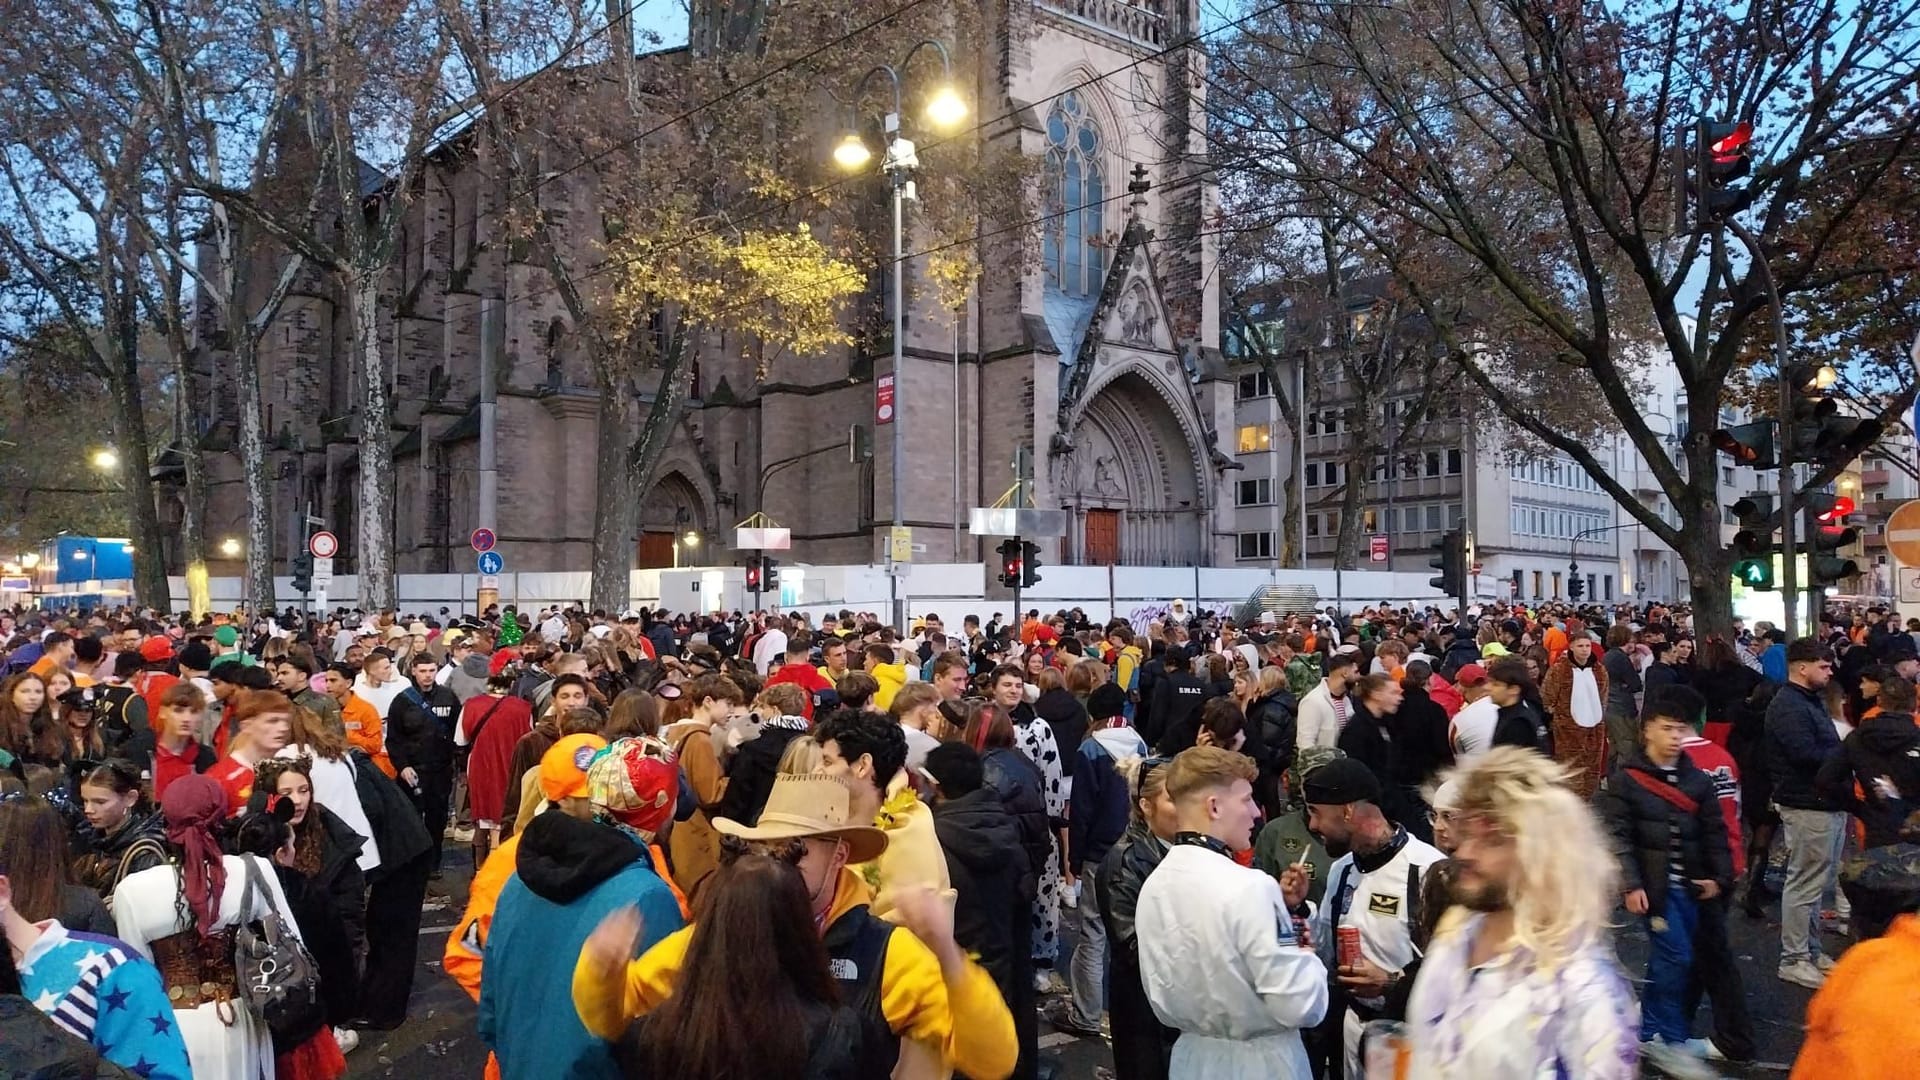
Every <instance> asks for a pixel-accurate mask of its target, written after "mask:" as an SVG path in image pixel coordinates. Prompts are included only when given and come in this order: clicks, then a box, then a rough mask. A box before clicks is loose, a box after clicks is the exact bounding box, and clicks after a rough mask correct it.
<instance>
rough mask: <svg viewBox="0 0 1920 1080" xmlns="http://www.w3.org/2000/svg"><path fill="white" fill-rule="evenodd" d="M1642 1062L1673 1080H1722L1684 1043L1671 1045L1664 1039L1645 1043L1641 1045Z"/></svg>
mask: <svg viewBox="0 0 1920 1080" xmlns="http://www.w3.org/2000/svg"><path fill="white" fill-rule="evenodd" d="M1640 1061H1641V1063H1642V1064H1645V1065H1647V1066H1650V1067H1651V1068H1653V1069H1654V1070H1655V1071H1656V1072H1658V1073H1660V1074H1661V1075H1662V1076H1668V1077H1672V1080H1720V1074H1719V1073H1717V1072H1714V1071H1713V1069H1712V1068H1710V1067H1709V1066H1708V1065H1707V1063H1706V1062H1704V1061H1701V1060H1700V1059H1699V1058H1697V1057H1695V1056H1694V1055H1693V1054H1692V1053H1691V1052H1689V1051H1688V1050H1687V1047H1686V1044H1684V1043H1670V1042H1666V1041H1664V1040H1662V1039H1654V1040H1653V1041H1652V1042H1643V1043H1641V1044H1640Z"/></svg>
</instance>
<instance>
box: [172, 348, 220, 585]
mask: <svg viewBox="0 0 1920 1080" xmlns="http://www.w3.org/2000/svg"><path fill="white" fill-rule="evenodd" d="M174 373H175V385H177V386H178V387H179V388H180V389H179V391H178V393H179V399H178V402H177V404H178V406H179V407H178V409H177V410H176V411H177V413H178V415H179V420H178V422H177V425H176V427H177V431H176V434H175V440H176V441H177V442H178V444H179V448H180V462H181V465H182V466H183V467H184V468H185V470H186V474H187V482H186V491H185V493H184V494H183V495H182V496H181V498H180V561H181V564H182V567H183V569H184V571H185V573H186V577H187V612H188V613H189V614H191V615H192V616H193V617H194V618H195V619H199V618H202V617H204V616H205V615H206V614H207V612H209V611H211V610H212V609H213V595H212V590H211V589H210V587H209V586H208V583H207V525H206V512H207V459H206V458H205V457H204V456H203V455H202V454H201V452H200V433H199V432H197V431H195V430H194V425H193V419H192V416H193V410H192V408H191V407H190V405H189V403H188V394H187V387H189V386H191V385H192V383H191V382H190V381H189V380H188V379H187V370H186V354H185V353H184V352H183V353H181V354H179V358H178V359H177V361H176V362H175V364H174Z"/></svg>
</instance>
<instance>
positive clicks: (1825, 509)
mask: <svg viewBox="0 0 1920 1080" xmlns="http://www.w3.org/2000/svg"><path fill="white" fill-rule="evenodd" d="M1852 512H1853V500H1852V499H1850V498H1848V497H1846V496H1845V495H1829V494H1827V493H1826V492H1815V493H1813V494H1811V495H1809V496H1807V509H1806V515H1807V517H1806V525H1807V585H1808V586H1809V587H1811V588H1824V587H1825V586H1828V585H1832V584H1835V583H1836V582H1839V581H1842V580H1844V579H1846V578H1850V577H1852V576H1854V575H1855V574H1858V573H1859V572H1860V567H1859V566H1858V565H1857V564H1855V563H1854V561H1853V560H1852V559H1843V558H1840V557H1839V556H1838V555H1837V554H1836V552H1838V551H1839V550H1840V549H1841V548H1843V547H1847V546H1848V545H1850V544H1852V543H1854V542H1855V541H1857V540H1859V539H1860V530H1859V529H1852V528H1848V527H1847V525H1846V518H1847V515H1848V514H1850V513H1852Z"/></svg>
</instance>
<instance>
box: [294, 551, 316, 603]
mask: <svg viewBox="0 0 1920 1080" xmlns="http://www.w3.org/2000/svg"><path fill="white" fill-rule="evenodd" d="M293 591H294V592H297V593H304V592H312V591H313V554H312V553H311V552H306V551H301V552H296V553H295V554H294V556H293Z"/></svg>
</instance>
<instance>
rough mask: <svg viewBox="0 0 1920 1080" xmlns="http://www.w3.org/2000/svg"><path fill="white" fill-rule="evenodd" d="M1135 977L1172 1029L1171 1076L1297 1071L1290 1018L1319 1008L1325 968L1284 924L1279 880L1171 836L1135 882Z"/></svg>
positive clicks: (1300, 1022) (1309, 1019)
mask: <svg viewBox="0 0 1920 1080" xmlns="http://www.w3.org/2000/svg"><path fill="white" fill-rule="evenodd" d="M1134 917H1135V927H1136V929H1137V930H1138V932H1139V941H1140V981H1141V983H1142V985H1143V987H1144V988H1145V990H1146V992H1147V1000H1148V1001H1150V1002H1152V1003H1153V1011H1154V1013H1155V1014H1157V1015H1158V1016H1159V1017H1160V1020H1161V1022H1162V1023H1164V1024H1166V1025H1167V1026H1169V1027H1173V1028H1178V1029H1179V1030H1180V1038H1179V1039H1178V1040H1177V1041H1176V1042H1175V1043H1174V1044H1173V1061H1172V1064H1171V1066H1170V1068H1169V1070H1168V1076H1169V1077H1170V1078H1171V1080H1308V1078H1309V1077H1310V1076H1312V1075H1313V1073H1312V1068H1311V1066H1310V1065H1309V1064H1308V1062H1307V1051H1306V1048H1305V1047H1304V1046H1302V1045H1301V1043H1300V1029H1301V1028H1307V1027H1312V1026H1313V1025H1315V1024H1318V1023H1319V1022H1320V1020H1321V1018H1322V1017H1324V1016H1325V1015H1326V1012H1327V969H1326V966H1325V965H1324V964H1322V963H1321V962H1320V958H1319V957H1318V956H1315V955H1314V954H1313V952H1312V950H1310V949H1307V948H1304V947H1302V946H1301V944H1300V942H1299V939H1298V938H1297V937H1295V936H1294V931H1293V918H1292V916H1291V915H1289V914H1288V913H1287V910H1286V902H1285V901H1284V900H1282V899H1281V896H1280V885H1279V882H1277V881H1275V880H1274V879H1273V878H1272V877H1270V876H1268V875H1266V874H1263V873H1261V872H1260V871H1258V870H1253V869H1249V868H1247V867H1243V866H1240V865H1238V864H1236V863H1235V862H1234V861H1233V860H1232V859H1229V858H1227V857H1226V856H1224V855H1220V854H1218V853H1216V852H1214V851H1210V850H1208V849H1207V848H1203V847H1198V846H1195V845H1192V844H1175V845H1174V846H1173V847H1172V848H1171V849H1170V850H1169V851H1168V852H1167V856H1166V858H1165V859H1162V860H1161V862H1160V865H1159V866H1158V867H1156V868H1154V871H1153V873H1152V874H1150V875H1148V877H1147V880H1146V882H1145V883H1143V884H1142V885H1141V886H1140V899H1139V904H1138V906H1137V908H1136V909H1135V916H1134Z"/></svg>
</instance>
